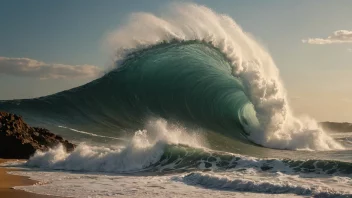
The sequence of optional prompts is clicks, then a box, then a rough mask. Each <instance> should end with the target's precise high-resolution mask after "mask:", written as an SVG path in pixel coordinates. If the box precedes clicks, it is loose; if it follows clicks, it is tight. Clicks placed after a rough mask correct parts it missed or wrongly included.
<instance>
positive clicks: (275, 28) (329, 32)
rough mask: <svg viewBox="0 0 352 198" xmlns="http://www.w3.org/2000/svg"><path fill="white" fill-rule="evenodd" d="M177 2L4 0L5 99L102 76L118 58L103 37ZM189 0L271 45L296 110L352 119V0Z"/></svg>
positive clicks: (0, 39)
mask: <svg viewBox="0 0 352 198" xmlns="http://www.w3.org/2000/svg"><path fill="white" fill-rule="evenodd" d="M170 2H171V1H166V0H149V1H144V0H128V1H127V0H126V1H122V0H104V1H95V0H94V1H93V0H75V1H69V0H63V1H47V0H36V1H27V0H21V1H20V0H2V1H1V6H0V25H1V26H0V27H1V29H0V100H7V99H19V98H33V97H38V96H43V95H48V94H53V93H56V92H58V91H62V90H66V89H70V88H73V87H76V86H79V85H82V84H85V83H87V82H90V81H91V80H93V79H95V78H98V77H99V76H101V75H102V74H103V73H104V71H105V70H106V68H109V67H111V62H112V59H113V57H111V54H112V53H111V52H109V50H108V49H107V48H106V46H105V45H104V42H105V41H106V38H107V36H108V35H109V33H111V32H112V31H114V30H116V29H118V27H121V26H122V25H123V24H124V23H126V20H127V19H128V17H129V15H130V14H131V13H133V12H151V13H158V12H161V11H162V10H163V8H165V6H167V5H168V4H169V3H170ZM172 2H175V1H172ZM190 2H194V3H197V4H200V5H205V6H207V7H209V8H211V9H213V10H214V11H215V12H217V13H222V14H227V15H228V16H230V17H231V18H233V19H234V20H235V21H236V22H237V23H238V24H240V25H241V27H242V28H243V29H244V31H246V32H249V33H250V34H252V35H253V36H254V37H255V39H256V40H257V41H258V42H260V43H261V44H262V45H263V46H264V47H265V48H266V49H267V50H268V51H269V52H270V54H271V55H272V57H273V59H274V61H275V62H276V65H277V67H278V68H279V70H280V75H281V78H282V80H283V83H284V84H285V87H286V89H287V92H288V96H289V99H290V103H291V106H292V108H293V110H294V112H296V114H299V115H303V114H306V115H310V116H312V117H313V118H315V119H317V120H318V121H326V120H329V121H339V122H342V121H348V122H352V78H351V77H352V20H351V19H352V12H351V8H352V1H350V0H338V1H330V0H312V1H305V0H290V1H288V0H266V1H261V0H257V1H254V0H248V1H242V0H241V1H239V0H221V1H212V0H202V1H200V0H198V1H196V0H194V1H190Z"/></svg>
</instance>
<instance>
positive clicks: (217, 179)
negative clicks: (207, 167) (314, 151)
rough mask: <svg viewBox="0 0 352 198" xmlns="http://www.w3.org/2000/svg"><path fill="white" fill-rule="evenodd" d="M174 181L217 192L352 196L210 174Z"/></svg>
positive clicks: (191, 174) (326, 196)
mask: <svg viewBox="0 0 352 198" xmlns="http://www.w3.org/2000/svg"><path fill="white" fill-rule="evenodd" d="M173 180H174V181H179V182H184V183H186V184H188V185H193V186H202V187H204V188H210V189H215V190H229V191H243V192H256V193H270V194H283V193H286V194H297V195H311V196H313V197H317V198H318V197H325V198H328V197H331V198H332V197H334V198H335V197H341V198H348V197H351V196H352V194H346V193H344V192H336V191H335V190H333V189H331V188H327V187H321V186H317V185H316V186H313V187H312V186H301V185H299V184H294V183H291V182H288V181H280V180H278V181H276V182H274V181H254V180H250V179H243V178H230V177H228V176H219V175H216V174H209V173H199V172H194V173H189V174H187V175H185V176H175V177H173Z"/></svg>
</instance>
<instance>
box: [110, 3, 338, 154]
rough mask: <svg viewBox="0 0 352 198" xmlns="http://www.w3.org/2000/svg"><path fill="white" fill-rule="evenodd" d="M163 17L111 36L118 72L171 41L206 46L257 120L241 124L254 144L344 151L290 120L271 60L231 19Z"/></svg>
mask: <svg viewBox="0 0 352 198" xmlns="http://www.w3.org/2000/svg"><path fill="white" fill-rule="evenodd" d="M167 13H168V14H164V15H162V16H161V17H158V16H156V15H153V14H150V13H136V14H133V15H132V16H131V17H130V20H129V21H128V23H127V24H126V25H125V26H123V27H121V28H119V29H118V30H117V31H115V32H113V33H111V35H110V36H109V39H108V40H109V44H110V46H111V47H112V48H114V51H115V52H117V53H116V54H117V55H116V61H117V66H118V67H119V66H120V64H119V63H121V62H120V61H121V60H123V58H124V57H125V56H126V53H130V52H131V51H136V50H140V49H143V48H147V47H149V46H153V45H155V44H159V43H163V42H170V41H173V40H179V41H187V40H200V41H206V42H208V43H211V44H212V45H213V46H215V47H216V48H218V49H219V50H220V51H221V52H222V53H224V54H225V55H226V57H227V58H228V59H229V61H230V63H231V70H232V74H233V75H234V76H238V77H239V78H240V79H241V80H242V82H243V83H244V88H245V89H246V95H247V96H248V97H249V99H250V101H251V103H252V104H253V107H254V109H255V117H256V118H257V120H256V119H253V120H249V122H250V124H248V125H245V124H244V127H245V129H246V131H247V132H249V133H250V135H249V138H250V139H251V140H252V141H253V142H255V143H257V144H260V145H263V146H265V147H271V148H279V149H308V150H331V149H343V147H342V146H341V145H340V144H338V143H337V142H335V141H334V140H333V139H332V138H331V137H329V136H328V135H327V134H326V133H325V132H324V131H323V130H322V129H321V128H319V127H318V125H317V124H316V122H315V121H314V120H312V119H298V118H296V117H294V116H293V113H292V111H291V109H290V107H289V104H288V100H287V96H286V90H285V89H284V86H283V84H282V82H281V80H280V77H279V71H278V69H277V67H276V65H275V63H274V61H273V60H272V58H271V56H270V55H269V54H268V53H267V52H266V50H265V49H264V48H263V47H261V46H260V45H259V44H258V43H257V42H256V41H255V40H254V39H253V38H252V37H251V36H250V35H249V34H248V33H245V32H244V31H243V30H242V29H241V27H240V26H239V25H238V24H237V23H236V22H235V21H234V20H233V19H231V18H230V17H228V16H226V15H219V14H217V13H215V12H213V11H212V10H210V9H209V8H207V7H204V6H198V5H195V4H186V3H181V4H173V5H172V9H169V10H167ZM116 46H117V48H116ZM247 121H248V120H247ZM242 124H243V123H242Z"/></svg>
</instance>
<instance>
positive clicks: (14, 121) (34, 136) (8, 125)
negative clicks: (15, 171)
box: [0, 111, 75, 159]
mask: <svg viewBox="0 0 352 198" xmlns="http://www.w3.org/2000/svg"><path fill="white" fill-rule="evenodd" d="M58 144H62V145H63V146H64V147H65V148H66V150H67V151H72V150H73V149H74V148H75V145H74V144H72V143H70V142H68V141H67V140H64V139H63V138H62V137H60V136H58V135H55V134H53V133H51V132H50V131H49V130H47V129H44V128H38V127H30V126H29V125H28V124H26V123H25V122H24V121H23V119H22V117H21V116H18V115H15V114H11V113H7V112H1V111H0V158H17V159H28V158H29V157H30V156H31V155H33V154H34V153H35V151H36V150H41V151H46V150H48V148H51V147H54V146H56V145H58Z"/></svg>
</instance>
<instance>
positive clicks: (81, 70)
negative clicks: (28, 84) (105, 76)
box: [0, 57, 102, 79]
mask: <svg viewBox="0 0 352 198" xmlns="http://www.w3.org/2000/svg"><path fill="white" fill-rule="evenodd" d="M0 74H6V75H13V76H21V77H31V78H38V79H66V78H96V77H98V76H100V75H101V74H102V71H101V69H99V68H98V67H97V66H94V65H65V64H56V63H44V62H41V61H37V60H33V59H30V58H8V57H0Z"/></svg>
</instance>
